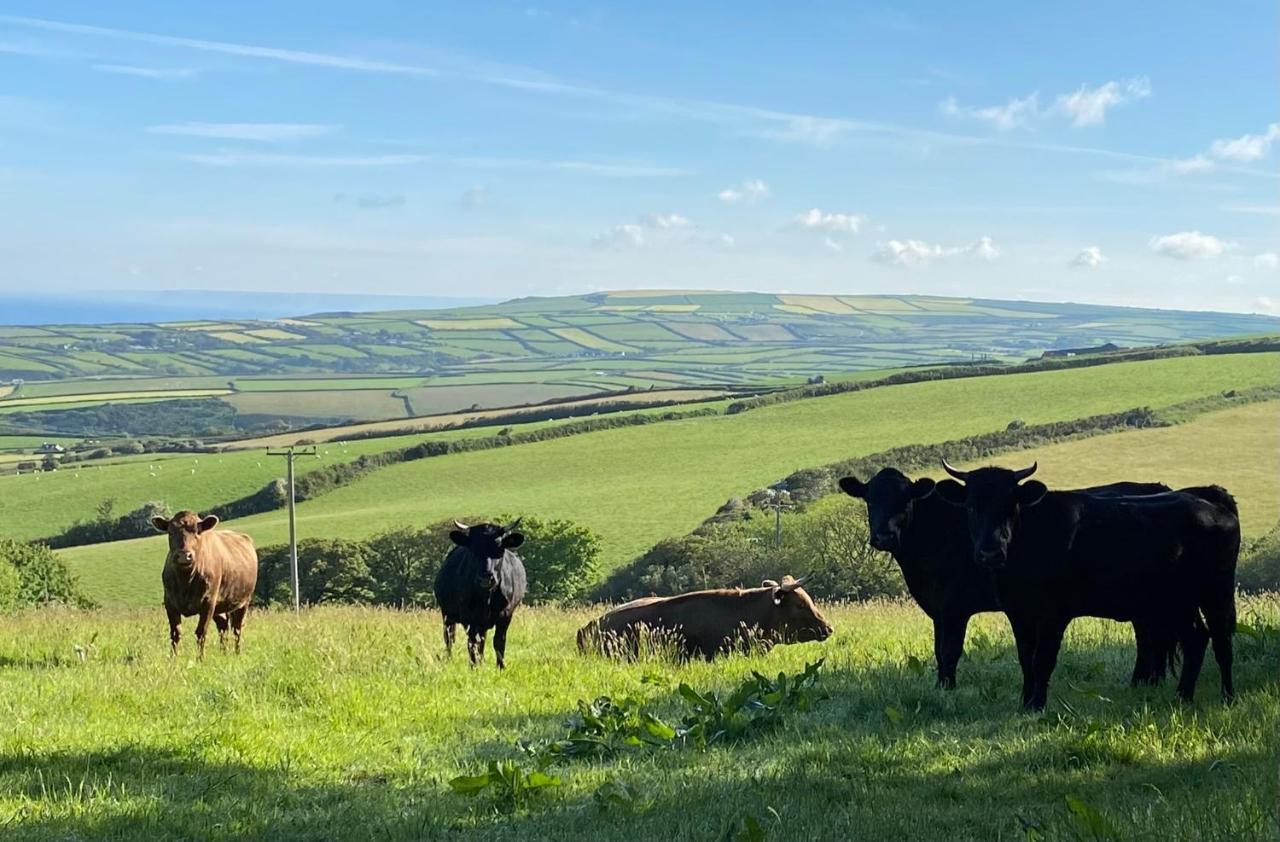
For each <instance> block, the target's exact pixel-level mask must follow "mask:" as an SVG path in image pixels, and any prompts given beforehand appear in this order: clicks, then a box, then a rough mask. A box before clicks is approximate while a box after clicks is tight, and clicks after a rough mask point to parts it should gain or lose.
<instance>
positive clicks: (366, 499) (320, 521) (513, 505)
mask: <svg viewBox="0 0 1280 842" xmlns="http://www.w3.org/2000/svg"><path fill="white" fill-rule="evenodd" d="M1278 364H1280V355H1277V354H1250V355H1227V356H1214V357H1189V358H1177V359H1169V360H1157V361H1151V362H1141V363H1124V364H1116V365H1110V366H1102V367H1097V368H1085V369H1073V370H1067V371H1054V372H1043V373H1034V374H1018V375H1006V376H1000V377H985V378H974V379H968V380H954V381H942V382H928V383H917V384H910V385H903V386H891V387H885V388H880V389H874V390H870V391H866V392H858V393H851V394H844V395H836V396H831V397H824V398H813V399H809V400H803V401H797V402H794V403H789V404H782V405H779V406H774V407H768V408H764V409H760V410H755V411H752V412H747V413H742V414H739V415H730V416H715V417H707V418H697V419H690V420H683V421H674V422H669V423H664V424H658V425H653V426H649V427H638V428H628V429H618V430H609V431H604V432H598V433H590V434H587V435H583V436H579V437H576V438H572V439H562V440H557V441H547V442H540V443H537V444H528V445H521V446H518V447H512V448H506V449H503V450H496V451H480V452H473V453H462V454H454V455H449V456H443V457H439V458H435V459H428V460H423V461H419V462H413V463H406V464H401V465H395V466H391V467H388V468H385V469H383V470H380V471H378V472H376V473H374V474H372V475H370V476H368V477H367V478H365V479H363V480H360V481H359V482H356V483H354V484H352V485H350V486H347V487H345V488H342V489H339V490H337V491H334V492H332V493H330V494H328V495H325V496H323V497H320V498H318V499H316V500H314V501H311V502H308V503H305V504H303V505H301V506H300V507H299V510H298V521H299V531H300V534H301V535H303V536H306V537H339V536H342V537H360V536H366V535H370V534H373V533H376V532H378V531H381V530H384V529H388V528H393V527H396V526H400V525H404V524H424V523H428V522H431V521H434V520H439V519H442V518H446V517H450V516H455V515H458V514H462V513H490V514H497V513H499V512H529V513H536V514H538V515H540V516H544V517H564V518H569V519H572V520H575V521H579V522H581V523H584V524H586V525H587V526H589V527H591V528H592V529H593V530H595V531H596V532H598V533H599V534H600V535H601V538H602V541H603V548H604V563H605V566H606V567H607V568H612V567H615V566H617V565H619V564H622V563H624V562H625V561H627V560H628V559H630V558H631V557H632V556H634V555H635V554H637V553H639V552H641V551H643V550H645V549H647V548H648V547H649V546H651V545H652V544H653V543H654V542H655V541H657V540H659V539H661V538H663V537H667V536H671V535H678V534H682V533H685V532H688V531H689V530H690V529H692V528H693V527H694V526H696V525H697V524H698V523H699V522H700V521H701V520H702V519H703V518H705V517H706V516H708V515H709V514H710V513H711V512H713V511H714V510H715V508H716V507H717V506H718V505H720V504H721V503H723V502H724V501H725V499H727V498H729V497H731V496H734V495H739V494H743V493H745V492H747V491H750V490H751V489H753V488H756V487H759V486H761V485H765V484H768V483H770V482H773V481H775V480H777V479H779V478H781V477H783V476H785V475H786V474H787V473H789V472H791V471H793V470H796V469H798V468H803V467H809V466H812V465H818V464H824V463H828V462H833V461H836V460H839V459H843V458H847V457H851V456H856V455H860V454H866V453H873V452H876V451H880V450H884V449H887V448H889V447H893V446H897V445H902V444H910V443H928V442H941V441H946V440H949V439H955V438H960V437H963V436H966V435H972V434H977V433H983V432H988V431H992V430H998V429H1003V428H1004V427H1006V426H1007V425H1008V424H1009V423H1010V422H1011V421H1013V420H1021V421H1024V422H1026V423H1029V424H1035V423H1043V422H1049V421H1055V420H1066V419H1072V418H1080V417H1084V416H1088V415H1094V414H1099V413H1104V412H1116V411H1121V410H1124V409H1129V408H1133V407H1137V406H1143V405H1147V406H1152V407H1160V406H1167V405H1170V404H1173V403H1178V402H1181V401H1185V400H1189V399H1192V398H1197V397H1202V396H1206V395H1214V394H1218V393H1220V392H1222V391H1224V390H1228V389H1244V388H1250V387H1252V386H1258V385H1271V384H1274V383H1276V381H1277V371H1278V369H1277V365H1278ZM1188 449H1189V450H1191V451H1194V450H1195V448H1194V445H1193V446H1191V447H1190V448H1188ZM1205 452H1208V451H1207V450H1206V451H1205ZM1171 456H1173V457H1174V458H1180V457H1183V456H1186V454H1171ZM1255 457H1256V454H1252V453H1251V452H1249V451H1241V459H1243V460H1244V461H1243V463H1242V464H1243V466H1244V467H1247V466H1248V465H1249V464H1255V463H1256V464H1261V463H1260V462H1259V461H1258V460H1257V459H1256V458H1255ZM1203 467H1204V478H1203V479H1202V480H1201V481H1217V482H1223V483H1225V484H1228V485H1229V484H1230V477H1229V476H1220V475H1219V467H1218V465H1216V464H1205V465H1203ZM1233 470H1234V469H1233ZM1221 471H1222V472H1223V473H1226V469H1225V468H1222V469H1221ZM1143 478H1147V477H1143ZM176 502H177V501H175V503H176ZM1270 526H1271V524H1270V523H1256V524H1255V523H1254V522H1253V521H1250V528H1257V529H1259V530H1265V529H1266V528H1269V527H1270ZM235 528H237V529H242V530H244V531H247V532H248V533H249V534H250V535H252V536H253V537H254V539H255V540H256V541H258V543H259V544H264V543H273V542H278V541H282V540H284V538H285V536H286V521H285V518H284V516H283V514H282V513H279V512H273V513H269V514H264V515H258V516H255V517H251V518H245V519H242V520H240V521H237V522H236V524H235ZM162 555H163V548H162V546H161V542H160V541H158V540H156V539H144V540H141V541H132V542H122V543H118V544H108V545H96V546H91V547H82V548H77V549H74V550H68V551H66V557H67V558H68V559H69V560H70V561H71V562H72V563H73V564H74V565H75V566H76V568H77V569H78V570H79V571H80V572H81V574H82V575H83V576H84V577H85V582H86V584H87V585H88V586H89V590H90V592H91V593H94V594H95V595H98V596H99V598H102V599H110V600H111V601H119V602H123V603H127V604H136V603H137V602H139V601H141V602H147V601H150V600H152V599H154V597H155V593H154V592H155V589H156V588H157V587H158V585H157V582H156V581H153V580H155V575H154V571H155V569H157V566H158V563H159V562H158V561H156V559H159V557H160V556H162ZM108 594H110V597H108V596H107V595H108Z"/></svg>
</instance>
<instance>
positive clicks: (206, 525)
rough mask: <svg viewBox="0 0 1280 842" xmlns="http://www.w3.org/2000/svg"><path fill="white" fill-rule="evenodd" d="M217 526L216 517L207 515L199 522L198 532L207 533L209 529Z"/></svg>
mask: <svg viewBox="0 0 1280 842" xmlns="http://www.w3.org/2000/svg"><path fill="white" fill-rule="evenodd" d="M217 525H218V516H217V515H209V516H208V517H206V518H205V519H204V520H202V521H200V531H201V532H208V531H209V530H210V529H213V528H214V527H215V526H217Z"/></svg>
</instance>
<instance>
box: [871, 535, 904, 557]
mask: <svg viewBox="0 0 1280 842" xmlns="http://www.w3.org/2000/svg"><path fill="white" fill-rule="evenodd" d="M871 546H872V547H873V548H875V549H877V550H879V551H880V552H882V553H891V552H893V551H894V550H896V549H898V536H896V535H894V534H893V533H891V532H873V533H872V534H871Z"/></svg>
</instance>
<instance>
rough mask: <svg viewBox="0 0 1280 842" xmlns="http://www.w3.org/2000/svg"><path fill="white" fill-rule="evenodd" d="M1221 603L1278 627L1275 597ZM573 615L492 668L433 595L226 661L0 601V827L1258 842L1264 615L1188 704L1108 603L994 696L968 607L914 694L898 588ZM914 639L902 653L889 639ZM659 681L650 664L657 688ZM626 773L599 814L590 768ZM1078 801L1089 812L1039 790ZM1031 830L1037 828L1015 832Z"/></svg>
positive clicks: (106, 622)
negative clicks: (713, 718) (804, 605)
mask: <svg viewBox="0 0 1280 842" xmlns="http://www.w3.org/2000/svg"><path fill="white" fill-rule="evenodd" d="M1243 609H1244V610H1243V612H1242V620H1243V621H1246V622H1250V623H1252V624H1253V625H1254V626H1257V627H1261V626H1264V625H1266V624H1270V625H1271V626H1275V625H1276V624H1277V623H1280V598H1277V597H1274V596H1273V597H1266V598H1259V599H1255V600H1252V601H1249V602H1246V603H1243ZM588 616H589V614H588V612H585V611H562V610H559V609H552V608H544V609H531V610H522V612H521V614H520V615H518V617H517V621H516V623H515V625H514V626H513V629H512V639H511V641H510V646H509V650H508V655H509V663H510V667H509V668H508V670H507V671H506V672H501V673H500V672H498V671H497V670H495V669H494V668H493V667H492V661H490V663H489V664H488V665H486V667H484V668H482V669H480V670H476V671H472V670H470V669H469V668H468V667H467V666H466V664H465V658H464V657H462V658H455V659H454V660H453V661H451V662H450V661H446V660H444V659H443V657H442V646H441V643H440V638H439V625H438V616H437V615H436V614H434V613H431V612H408V613H401V612H392V611H384V610H372V609H358V608H344V609H316V610H312V611H309V612H306V613H304V614H303V615H302V616H301V617H297V618H295V617H294V616H292V615H290V614H282V613H277V614H257V615H254V616H253V617H251V619H250V622H249V624H248V632H247V639H246V651H245V653H244V654H243V655H242V656H240V657H236V656H232V655H224V654H222V653H219V652H217V651H216V649H215V650H214V651H212V652H211V653H210V655H209V657H208V658H207V660H206V661H205V662H203V663H198V662H196V661H195V660H194V658H193V656H192V650H191V649H190V648H189V647H188V648H186V649H185V651H184V652H183V653H182V654H181V655H180V656H179V657H178V658H177V659H176V660H170V658H169V657H168V654H167V640H166V638H165V630H164V618H163V616H162V613H161V612H160V611H159V610H158V609H157V610H154V611H137V612H101V613H45V614H27V615H23V616H18V617H11V618H7V619H5V620H4V621H3V622H2V623H0V721H4V722H5V723H6V725H7V727H6V728H5V729H3V730H2V731H0V835H2V836H4V837H5V838H13V839H23V840H31V842H35V841H36V840H45V839H49V840H52V839H71V838H74V839H130V840H132V839H191V838H199V839H211V840H250V839H262V838H271V839H273V840H278V841H279V842H284V840H302V839H330V838H361V839H388V840H399V839H405V840H408V839H450V840H466V839H625V840H632V839H715V838H722V837H723V836H724V834H725V833H726V831H728V830H730V829H731V828H735V827H736V828H740V827H741V826H742V823H743V821H744V819H745V817H746V816H748V815H750V816H754V817H756V818H757V819H758V820H759V822H760V823H761V825H762V826H763V827H764V828H765V830H766V832H767V834H768V837H769V838H771V839H887V838H913V839H984V840H985V839H994V838H1018V839H1021V838H1044V839H1075V838H1109V837H1114V838H1126V839H1128V838H1149V839H1153V840H1154V839H1169V838H1174V839H1223V840H1226V839H1233V840H1234V839H1243V840H1252V839H1257V840H1263V839H1267V840H1271V839H1274V838H1275V837H1276V836H1277V834H1278V833H1280V823H1278V822H1277V817H1276V813H1275V804H1276V784H1277V781H1276V758H1277V756H1278V755H1280V679H1278V678H1277V675H1276V670H1275V665H1276V662H1277V658H1280V651H1277V648H1276V640H1275V637H1274V636H1273V637H1272V638H1271V639H1270V640H1269V641H1268V642H1266V643H1256V642H1254V641H1253V640H1252V639H1249V638H1246V636H1244V635H1238V636H1237V646H1238V649H1237V651H1238V657H1237V688H1238V690H1239V691H1240V698H1239V700H1238V702H1237V703H1236V704H1235V705H1234V706H1232V707H1224V706H1223V705H1222V704H1221V703H1220V702H1219V701H1218V698H1217V692H1216V688H1217V679H1218V674H1217V670H1216V668H1215V667H1214V666H1212V665H1210V666H1208V667H1206V669H1205V673H1204V675H1203V676H1202V678H1201V687H1200V690H1201V693H1200V698H1199V700H1198V701H1197V702H1196V703H1195V704H1194V705H1182V704H1177V703H1175V702H1174V701H1173V700H1172V697H1173V694H1172V688H1171V687H1169V686H1165V687H1161V688H1156V689H1151V690H1143V691H1135V690H1130V689H1129V688H1128V687H1127V684H1126V679H1127V676H1128V671H1129V668H1130V666H1131V664H1132V657H1133V646H1132V637H1131V633H1130V632H1129V630H1128V627H1127V626H1120V625H1118V624H1112V623H1104V622H1101V621H1081V622H1078V623H1076V624H1075V625H1074V626H1073V627H1072V628H1071V630H1070V632H1069V635H1068V639H1067V643H1066V646H1065V651H1064V656H1063V658H1062V661H1061V662H1060V666H1059V670H1058V673H1057V681H1056V683H1055V686H1054V688H1053V694H1052V699H1051V703H1050V708H1049V711H1048V712H1047V713H1046V714H1044V715H1042V716H1040V715H1036V716H1033V715H1027V714H1022V713H1019V712H1017V711H1016V709H1015V707H1016V697H1017V686H1018V685H1017V680H1018V679H1017V675H1018V673H1017V664H1016V656H1015V654H1014V653H1013V651H1012V649H1011V641H1010V639H1009V635H1008V632H1007V626H1006V624H1005V622H1004V620H1003V619H1002V618H999V617H997V616H995V615H985V616H983V617H981V618H979V620H978V621H977V622H975V625H974V626H973V627H971V631H970V638H969V649H968V651H969V654H968V656H967V657H966V659H965V660H964V661H962V662H961V671H960V682H961V687H960V689H958V690H956V691H954V692H947V693H944V692H941V691H938V690H936V689H934V687H933V684H932V676H931V663H930V661H931V659H930V658H929V657H928V654H927V653H928V652H929V651H930V642H929V640H930V638H929V627H928V623H927V621H926V620H925V618H924V617H923V615H922V614H921V613H920V612H919V611H918V610H917V609H916V608H914V607H913V606H910V605H905V604H876V605H863V606H850V607H832V608H830V609H829V611H828V616H829V618H830V619H831V620H832V621H833V622H834V624H835V625H836V628H837V634H836V635H834V636H833V637H832V638H831V639H830V640H828V641H826V642H824V643H822V644H806V645H800V646H792V647H781V648H778V649H776V650H774V652H772V653H771V654H768V655H762V656H754V657H750V658H734V659H729V660H725V661H721V662H718V663H715V664H703V663H698V664H692V665H687V666H681V665H676V664H672V663H669V662H665V661H661V660H649V661H645V662H641V663H636V664H620V663H615V662H611V661H606V660H602V659H600V658H596V657H583V656H580V655H578V654H577V652H576V651H575V650H574V648H573V642H572V641H573V633H574V630H575V629H576V628H577V627H578V625H579V624H580V623H582V622H584V621H585V620H586V619H587V617H588ZM911 656H916V657H918V658H919V660H920V661H923V662H924V665H925V668H923V669H922V668H920V665H919V664H916V663H914V662H913V660H912V658H911ZM819 657H823V658H825V659H826V664H825V666H824V668H823V671H822V675H823V679H822V680H823V685H824V687H825V689H826V690H828V691H829V692H830V694H831V699H830V700H829V701H827V702H823V703H820V704H819V705H818V706H817V707H816V708H815V709H813V710H812V711H810V712H808V713H793V714H790V715H789V716H788V718H787V720H786V722H785V723H784V725H783V726H782V727H781V728H779V729H776V730H773V731H770V732H764V733H760V734H757V735H755V736H753V737H750V738H748V739H746V740H743V741H741V742H739V743H737V744H733V745H719V746H715V747H713V748H711V749H709V750H707V751H705V752H699V751H697V750H694V749H683V750H678V751H670V750H651V751H646V752H637V753H634V754H630V755H627V756H624V757H622V758H619V759H615V760H608V761H581V762H574V763H570V764H567V765H566V766H564V767H563V768H561V769H560V770H559V774H561V775H562V776H563V779H564V784H563V786H561V787H560V788H559V789H558V790H556V791H554V792H552V793H549V794H546V795H539V796H536V797H535V798H533V799H532V800H531V801H530V802H529V803H528V805H527V806H525V807H522V808H518V809H508V808H506V807H504V806H502V805H500V804H498V803H496V802H495V801H494V800H493V799H491V798H490V797H489V796H485V795H482V796H480V797H479V798H478V799H476V800H471V799H467V798H464V797H462V796H459V795H456V794H454V793H453V792H451V790H450V789H449V787H448V785H447V781H448V780H449V779H450V778H452V777H454V776H456V775H459V774H472V773H474V772H476V771H478V770H479V769H480V768H482V767H483V765H484V763H485V762H486V761H488V760H490V759H504V758H513V757H516V756H517V752H516V750H515V749H514V747H513V743H514V742H515V741H516V740H517V739H518V738H528V739H546V738H553V737H557V736H562V735H563V733H564V729H563V726H562V723H563V721H564V720H565V718H566V717H567V716H568V715H569V714H570V713H571V712H572V711H573V710H574V706H575V703H576V701H577V700H578V699H590V698H593V697H595V696H597V695H600V694H609V695H612V696H615V697H619V696H623V695H626V694H640V695H643V696H645V697H647V698H649V699H651V700H652V703H653V704H654V705H656V707H657V709H658V710H659V711H664V710H665V711H670V710H672V709H674V707H675V704H674V701H673V698H672V696H671V694H672V692H673V691H672V690H670V689H660V685H655V684H652V683H649V684H644V683H642V679H643V678H644V677H645V676H654V675H657V676H661V677H663V678H665V679H668V680H669V681H671V682H677V683H678V682H680V681H687V682H689V683H691V684H692V685H693V686H695V687H697V688H700V689H712V688H714V689H719V690H724V689H727V688H729V687H731V686H733V685H734V684H735V683H736V682H737V681H738V680H740V679H741V678H743V677H745V676H746V675H747V674H749V672H750V670H752V669H759V670H761V671H764V672H766V673H773V672H776V671H778V670H787V671H788V672H796V671H799V670H800V669H802V668H803V665H804V663H805V662H806V661H812V660H815V659H817V658H819ZM672 686H673V685H672ZM608 782H617V783H623V784H626V785H628V786H630V787H632V788H633V789H634V791H635V792H636V793H637V796H638V797H637V805H636V807H635V808H634V810H631V811H626V810H619V809H618V808H611V809H610V810H607V811H601V810H600V809H599V808H597V807H596V806H595V804H594V802H593V799H592V795H593V793H594V792H595V791H596V790H597V789H598V788H599V787H600V786H601V785H603V784H605V783H608ZM1067 796H1071V797H1072V798H1075V799H1079V802H1080V803H1083V804H1084V805H1086V807H1087V810H1088V811H1092V814H1093V820H1094V821H1095V829H1098V828H1100V830H1098V832H1097V833H1094V832H1093V831H1091V830H1089V829H1088V828H1087V827H1086V822H1085V821H1084V820H1082V819H1081V818H1079V817H1076V816H1074V815H1073V814H1072V813H1071V811H1070V809H1069V808H1068V805H1067V801H1066V798H1067ZM1027 827H1034V828H1036V829H1037V831H1038V832H1039V833H1040V834H1042V835H1041V836H1034V835H1032V836H1029V835H1027V831H1026V830H1025V828H1027Z"/></svg>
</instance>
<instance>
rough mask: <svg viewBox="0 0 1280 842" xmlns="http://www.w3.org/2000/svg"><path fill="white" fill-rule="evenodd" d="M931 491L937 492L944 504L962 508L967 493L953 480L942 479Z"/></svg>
mask: <svg viewBox="0 0 1280 842" xmlns="http://www.w3.org/2000/svg"><path fill="white" fill-rule="evenodd" d="M933 490H934V491H935V492H937V494H938V496H939V497H941V498H942V499H943V500H944V501H945V502H947V503H950V504H951V505H953V506H963V505H964V503H965V498H966V497H967V496H968V492H966V491H965V489H964V486H963V485H961V484H960V483H958V482H956V481H955V480H953V479H944V480H943V481H942V482H940V483H937V484H936V485H934V487H933Z"/></svg>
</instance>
